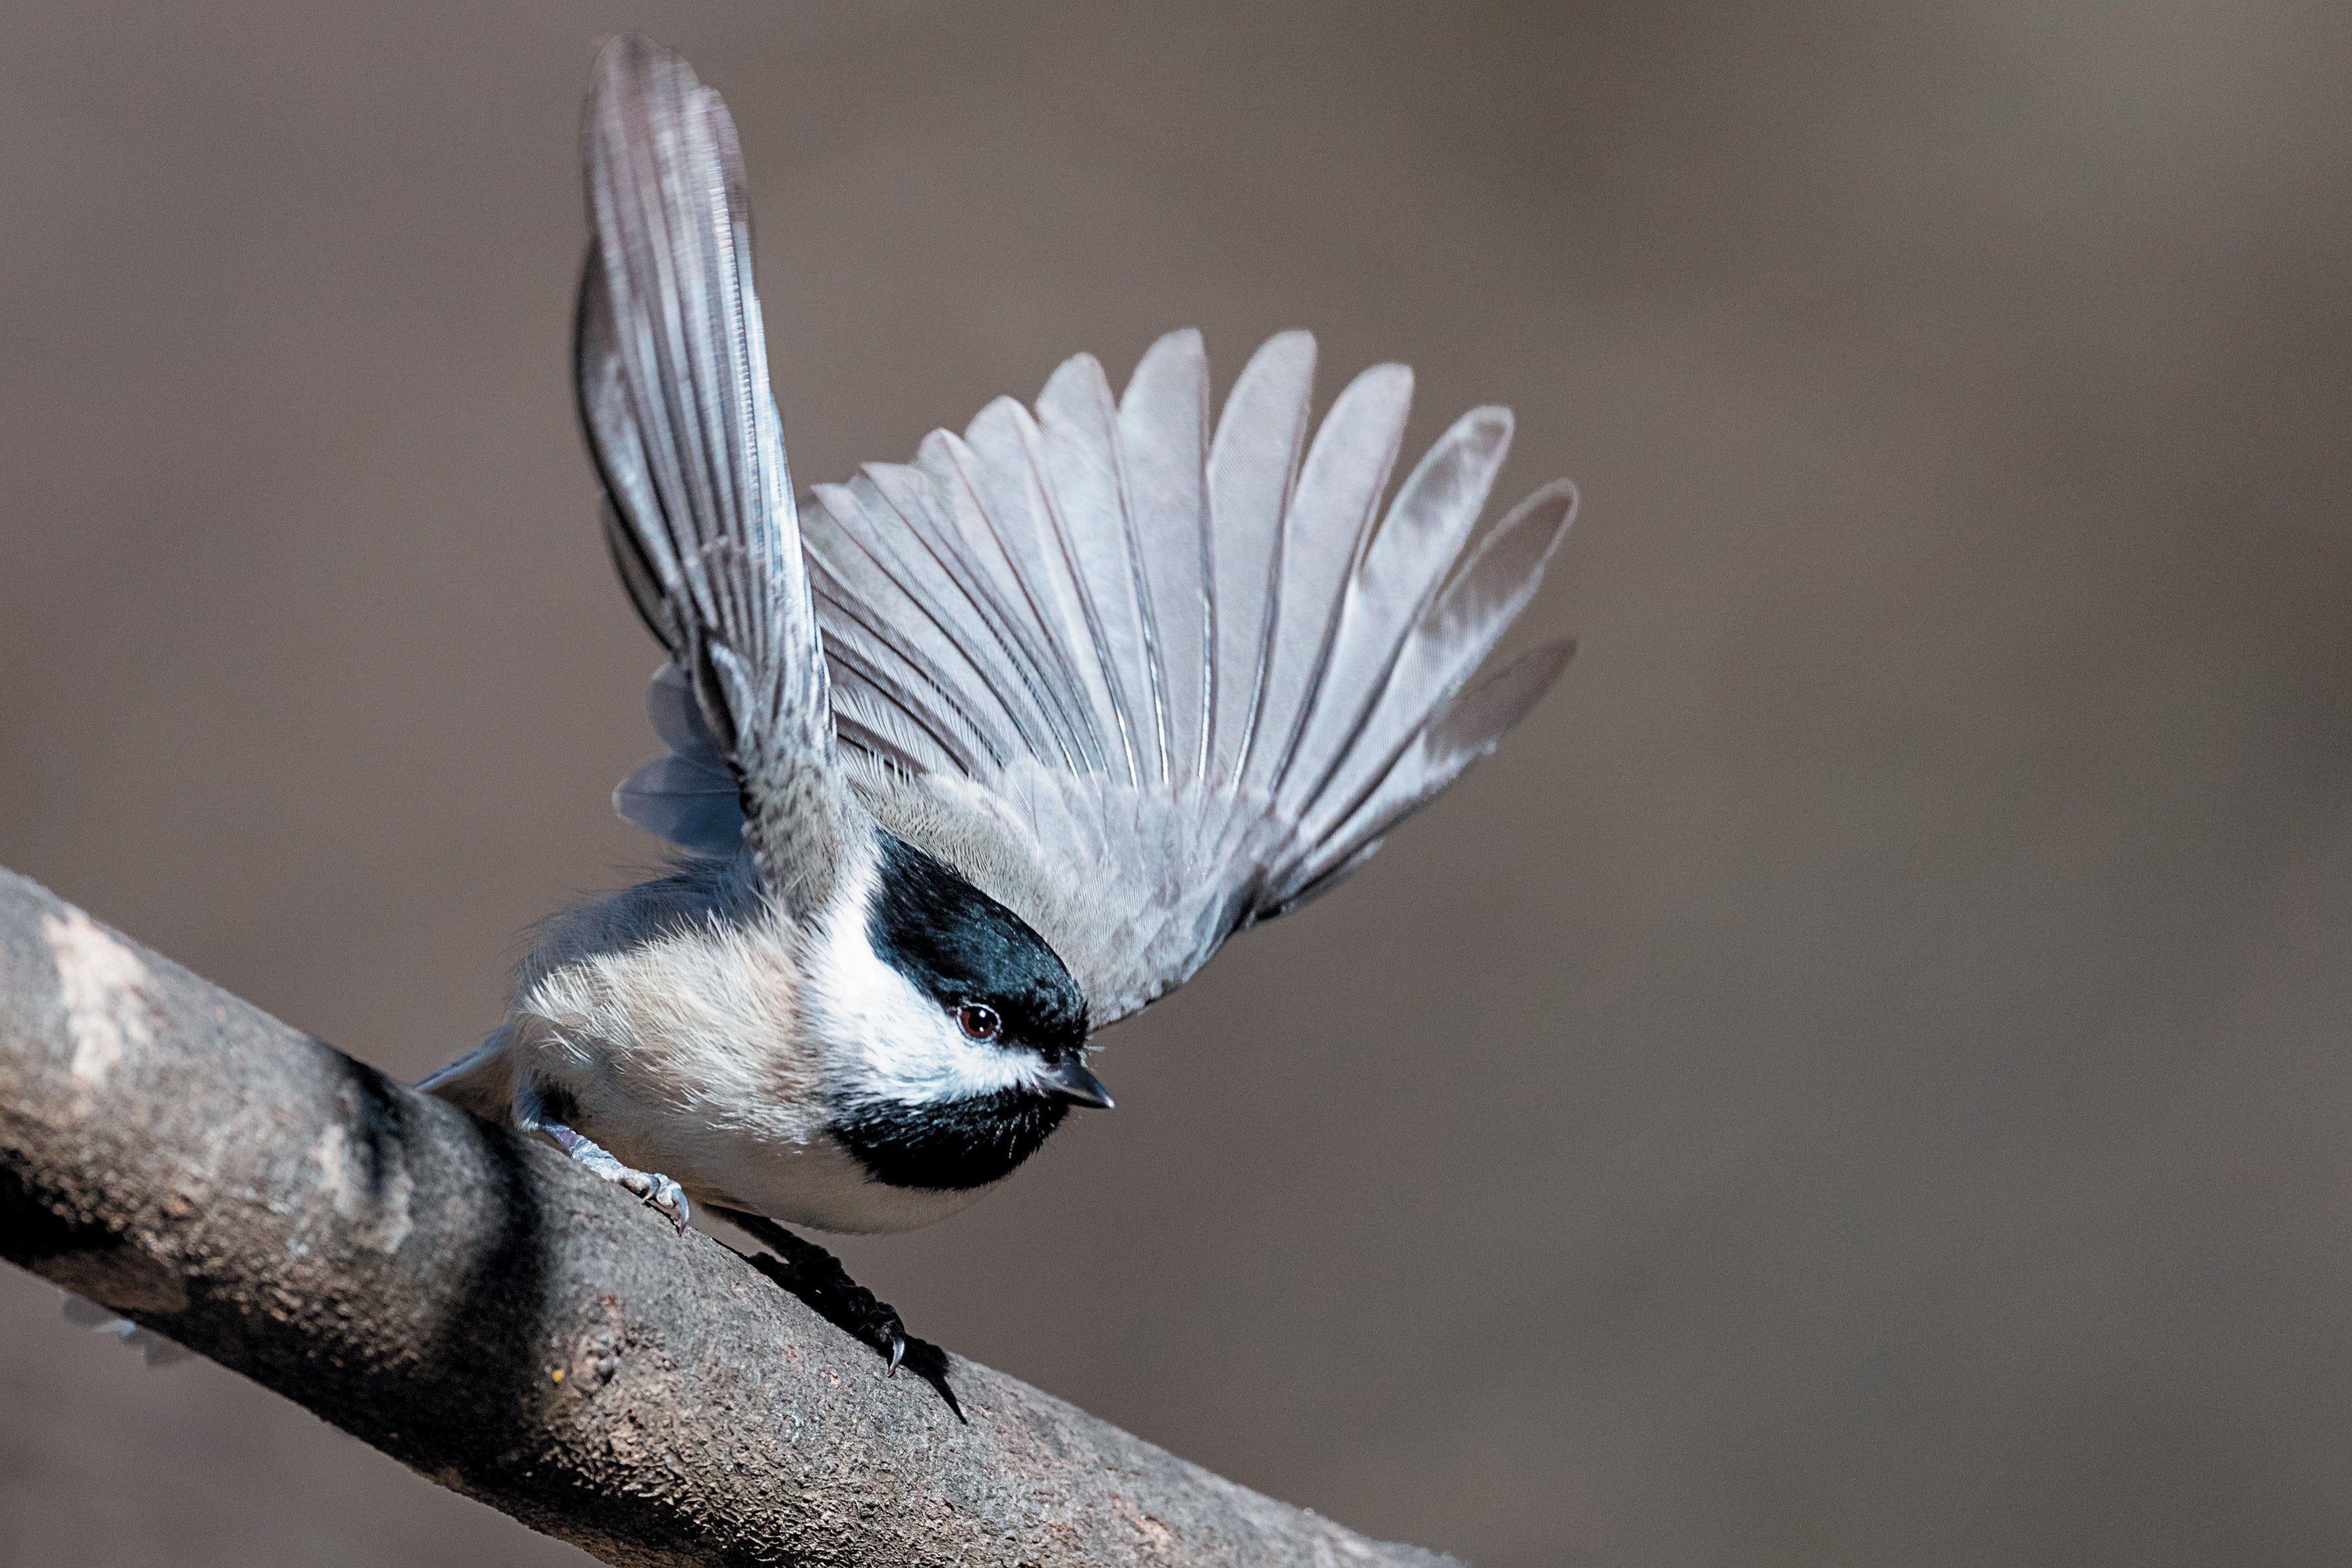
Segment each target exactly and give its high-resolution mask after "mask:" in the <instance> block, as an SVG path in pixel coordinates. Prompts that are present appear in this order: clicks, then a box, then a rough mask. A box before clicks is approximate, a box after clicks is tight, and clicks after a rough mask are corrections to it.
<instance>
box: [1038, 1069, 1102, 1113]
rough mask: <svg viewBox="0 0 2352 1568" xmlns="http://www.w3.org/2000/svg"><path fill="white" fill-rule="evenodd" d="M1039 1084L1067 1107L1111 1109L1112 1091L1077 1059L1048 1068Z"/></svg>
mask: <svg viewBox="0 0 2352 1568" xmlns="http://www.w3.org/2000/svg"><path fill="white" fill-rule="evenodd" d="M1038 1082H1039V1084H1040V1085H1041V1086H1042V1087H1043V1088H1044V1089H1045V1092H1046V1093H1048V1094H1050V1095H1052V1096H1053V1097H1054V1098H1055V1100H1061V1101H1062V1102H1063V1103H1065V1104H1066V1105H1083V1106H1087V1107H1088V1108H1090V1109H1092V1110H1109V1109H1110V1108H1111V1098H1110V1090H1108V1089H1105V1088H1104V1087H1103V1085H1102V1079H1098V1078H1097V1077H1096V1076H1095V1075H1094V1074H1092V1073H1090V1072H1088V1071H1087V1069H1086V1064H1084V1063H1083V1062H1081V1061H1079V1060H1078V1058H1076V1057H1072V1058H1070V1059H1069V1060H1067V1061H1066V1062H1063V1063H1061V1064H1060V1065H1059V1066H1057V1067H1049V1068H1046V1069H1045V1076H1044V1077H1043V1078H1041V1079H1038Z"/></svg>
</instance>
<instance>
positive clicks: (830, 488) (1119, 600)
mask: <svg viewBox="0 0 2352 1568" xmlns="http://www.w3.org/2000/svg"><path fill="white" fill-rule="evenodd" d="M1314 363H1315V346H1314V342H1313V340H1312V339H1311V338H1309V337H1308V336H1307V334H1305V333H1303V332H1286V333H1284V334H1282V335H1281V336H1278V337H1276V338H1275V339H1273V340H1272V341H1271V342H1267V343H1266V344H1265V346H1264V347H1263V348H1261V349H1259V351H1258V352H1257V353H1256V355H1255V357H1253V358H1252V359H1251V361H1250V363H1249V365H1248V368H1246V369H1245V370H1244V371H1243V373H1242V375H1241V379H1240V380H1239V381H1238V382H1237V383H1236V384H1235V385H1234V390H1233V394H1232V395H1231V396H1230V397H1229V398H1228V399H1227V400H1226V403H1225V407H1224V411H1223V416H1221V417H1220V418H1219V419H1218V421H1217V423H1216V426H1215V429H1214V433H1213V434H1212V432H1211V429H1210V425H1209V407H1208V366H1207V362H1206V360H1205V358H1204V357H1203V355H1202V348H1201V341H1200V337H1199V334H1197V333H1195V332H1192V331H1181V332H1173V333H1171V334H1170V335H1169V336H1167V337H1165V338H1162V339H1161V340H1160V342H1158V343H1156V344H1155V345H1153V347H1152V349H1151V350H1150V353H1147V354H1146V355H1145V356H1144V359H1143V363H1141V364H1140V365H1139V366H1138V367H1137V369H1136V372H1135V375H1134V377H1133V379H1132V380H1131V381H1130V382H1129V384H1128V388H1127V394H1126V395H1125V396H1124V397H1122V398H1119V399H1118V400H1116V401H1114V399H1113V398H1112V396H1111V393H1110V389H1109V386H1108V383H1107V382H1106V381H1105V379H1104V376H1103V373H1102V367H1101V366H1100V365H1099V364H1097V363H1096V362H1095V360H1094V359H1092V358H1091V357H1088V356H1084V355H1081V356H1080V357H1078V358H1076V359H1073V360H1071V361H1069V362H1068V363H1066V364H1064V365H1063V366H1062V367H1061V369H1060V370H1058V371H1056V372H1055V374H1054V376H1053V379H1052V380H1051V381H1050V382H1048V383H1047V384H1046V387H1045V393H1044V395H1042V396H1040V397H1039V399H1038V400H1037V405H1036V408H1035V410H1034V413H1033V412H1032V411H1031V410H1029V409H1026V408H1024V407H1023V406H1021V405H1019V404H1018V403H1015V402H1013V400H1011V399H1009V398H1004V399H999V400H998V401H997V402H995V403H993V404H991V405H989V406H988V407H987V408H986V409H984V410H982V413H981V415H980V416H979V417H978V418H976V419H974V420H973V421H972V422H971V425H970V426H968V427H967V428H966V429H965V431H964V433H963V434H962V435H961V436H956V435H953V434H950V433H949V432H946V431H935V432H933V433H932V435H931V436H930V437H929V439H928V440H926V441H925V442H924V443H923V446H922V447H921V450H920V452H919V454H918V456H917V458H916V461H915V462H914V463H913V464H911V465H893V464H871V465H868V466H867V467H866V469H865V470H864V472H863V473H861V474H860V475H859V476H858V477H857V478H856V479H852V480H851V481H850V482H848V483H847V484H840V485H820V486H818V487H817V488H816V491H815V500H816V505H815V506H814V508H813V509H812V510H811V511H810V512H809V514H808V518H807V526H806V530H805V538H804V545H805V549H806V552H807V558H808V563H809V572H810V576H811V579H812V582H813V584H814V592H815V598H816V607H817V616H818V619H819V621H820V623H821V624H822V626H823V627H824V651H825V656H826V658H827V660H828V661H829V662H830V664H831V667H832V675H833V685H832V700H833V709H834V717H835V723H836V725H837V728H838V731H839V734H840V737H841V740H842V742H844V746H845V751H846V752H848V753H849V754H850V758H851V760H852V762H853V763H854V766H853V769H852V773H851V782H852V785H853V787H854V789H855V790H856V794H857V795H858V796H859V798H860V799H861V800H862V801H863V803H864V804H865V805H866V806H867V807H868V808H869V809H870V810H871V811H872V812H873V813H874V815H875V816H877V817H879V818H880V819H881V821H882V822H883V823H884V824H885V825H886V826H888V827H890V828H891V830H892V831H894V832H896V833H898V835H899V836H900V837H903V838H906V839H908V841H909V842H912V843H915V844H919V845H920V846H921V847H924V848H925V849H927V850H929V852H930V853H932V854H934V855H937V856H939V857H940V858H941V859H944V860H946V861H948V862H949V863H950V864H951V865H953V866H955V867H956V868H957V869H958V870H959V871H961V873H962V874H963V875H964V876H965V877H966V878H968V879H970V880H971V881H972V882H973V883H975V884H976V885H978V886H979V887H981V888H982V889H985V890H986V891H988V892H989V893H990V894H991V895H992V896H993V897H995V898H996V899H998V900H1000V901H1002V902H1003V903H1004V904H1006V905H1007V906H1009V907H1010V908H1011V909H1013V910H1014V911H1015V912H1017V913H1018V914H1020V915H1021V916H1022V917H1023V918H1024V920H1026V921H1028V922H1029V923H1030V924H1031V925H1032V926H1034V928H1035V929H1036V930H1037V931H1039V932H1040V933H1041V934H1042V935H1044V936H1045V939H1046V940H1047V941H1048V942H1051V943H1052V944H1053V946H1054V948H1055V952H1058V953H1060V954H1061V956H1062V959H1063V961H1064V963H1066V964H1067V965H1068V966H1069V968H1070V971H1071V973H1072V974H1073V975H1074V976H1075V977H1076V979H1077V981H1078V983H1079V984H1080V985H1081V986H1083V987H1084V988H1085V990H1086V993H1087V1000H1088V1002H1089V1005H1090V1008H1091V1011H1092V1015H1093V1017H1094V1021H1095V1022H1096V1023H1097V1025H1101V1024H1106V1023H1108V1022H1110V1021H1112V1020H1113V1019H1116V1018H1118V1017H1120V1016H1125V1015H1126V1014H1128V1013H1130V1012H1133V1011H1134V1010H1135V1009H1137V1008H1139V1007H1140V1006H1142V1005H1144V1004H1145V1003H1147V1002H1150V1001H1151V1000H1152V999H1154V998H1155V997H1158V996H1160V995H1162V994H1165V993H1166V992H1168V991H1169V990H1171V988H1173V987H1174V986H1176V985H1177V984H1181V982H1183V981H1184V980H1185V979H1187V978H1188V977H1190V976H1191V975H1192V973H1193V972H1194V971H1196V970H1197V969H1199V968H1200V966H1201V965H1202V964H1203V963H1207V962H1208V960H1209V957H1210V955H1211V954H1213V953H1214V952H1216V950H1217V948H1218V947H1219V946H1220V945H1222V944H1223V942H1224V940H1225V938H1226V937H1228V936H1229V935H1231V934H1232V933H1234V931H1239V930H1242V929H1244V928H1245V927H1247V926H1249V925H1251V924H1254V923H1255V922H1256V921H1261V920H1265V919H1268V918H1270V917H1272V916H1274V915H1276V914H1280V913H1282V912H1283V911H1285V910H1290V909H1294V908H1296V907H1297V906H1298V905H1299V904H1301V903H1304V902H1306V901H1307V900H1309V899H1312V898H1315V897H1316V896H1318V894H1320V893H1323V892H1325V891H1327V890H1328V889H1330V888H1332V887H1333V886H1335V885H1337V884H1338V883H1339V880H1340V879H1343V878H1345V877H1346V876H1347V875H1348V874H1349V872H1350V871H1353V870H1354V869H1355V868H1357V867H1359V866H1360V865H1362V864H1363V862H1364V861H1365V859H1366V858H1369V857H1370V855H1371V853H1372V852H1373V851H1374V850H1375V849H1377V848H1378V847H1380V841H1381V837H1382V836H1383V835H1384V834H1386V833H1388V832H1389V831H1390V830H1391V828H1393V827H1395V826H1397V825H1398V824H1399V823H1400V822H1402V820H1403V819H1404V818H1405V817H1407V816H1410V815H1412V813H1413V812H1414V811H1416V810H1418V809H1419V808H1420V807H1421V806H1423V805H1426V804H1427V803H1428V802H1429V801H1430V799H1431V798H1432V797H1433V796H1434V795H1436V794H1437V793H1438V792H1439V791H1440V790H1442V789H1444V787H1445V786H1446V785H1447V784H1450V783H1452V782H1453V781H1454V778H1455V777H1456V776H1458V775H1459V774H1460V773H1461V772H1462V771H1463V769H1465V767H1467V766H1468V765H1469V764H1470V763H1473V762H1475V761H1476V760H1477V759H1478V758H1480V757H1482V756H1484V755H1486V753H1487V752H1491V751H1492V750H1493V749H1494V748H1495V745H1496V742H1498V741H1499V740H1500V739H1501V738H1502V735H1503V732H1504V731H1507V730H1508V729H1509V728H1510V727H1511V726H1512V725H1513V724H1515V723H1517V721H1519V719H1520V718H1521V717H1522V716H1524V715H1525V714H1526V712H1527V711H1528V709H1529V708H1530V707H1531V706H1533V704H1534V703H1535V701H1536V700H1537V699H1538V697H1540V696H1541V695H1542V694H1543V693H1544V691H1545V690H1546V689H1548V688H1549V686H1550V685H1551V683H1552V681H1553V680H1554V679H1557V678H1558V676H1559V672H1560V670H1561V668H1563V667H1564V666H1565V665H1566V664H1567V662H1568V658H1569V654H1570V651H1571V649H1570V646H1569V645H1568V644H1566V643H1553V644H1549V645H1547V646H1545V647H1539V648H1538V649H1537V650H1535V651H1534V652H1533V653H1530V654H1528V655H1527V656H1526V657H1525V658H1521V659H1519V660H1518V661H1517V662H1516V663H1514V664H1512V665H1510V666H1508V667H1507V668H1504V669H1502V670H1500V671H1499V672H1497V673H1496V674H1494V675H1492V676H1491V677H1489V678H1487V679H1486V680H1484V681H1482V682H1480V683H1478V684H1476V685H1470V686H1466V688H1465V683H1466V682H1467V681H1468V679H1469V678H1470V676H1471V675H1472V674H1473V673H1474V672H1475V670H1476V669H1477V668H1478V666H1479V665H1480V664H1481V663H1482V662H1484V660H1485V659H1486V656H1487V654H1488V653H1490V652H1491V651H1492V650H1493V648H1494V647H1495V644H1496V641H1497V639H1499V638H1500V637H1501V636H1502V635H1503V632H1504V631H1505V629H1506V628H1507V627H1508V626H1509V625H1510V624H1511V621H1512V620H1513V619H1514V618H1515V617H1516V616H1517V615H1518V613H1519V612H1520V610H1522V609H1523V608H1525V607H1526V605H1527V603H1528V599H1529V598H1530V597H1531V596H1532V595H1534V593H1535V590H1536V587H1537V584H1538V583H1539V582H1540V581H1541V580H1542V577H1543V571H1544V566H1545V563H1547V562H1548V561H1549V558H1550V556H1551V553H1552V552H1553V550H1554V549H1555V548H1556V547H1557V546H1558V544H1559V541H1560V539H1561V537H1562V536H1563V535H1564V534H1565V533H1566V531H1567V529H1568V524H1569V521H1570V516H1571V514H1572V512H1573V511H1574V509H1575V502H1576V492H1575V489H1574V488H1573V487H1572V486H1570V485H1569V484H1568V483H1567V482H1566V481H1560V482H1557V483H1554V484H1551V485H1548V486H1546V487H1545V488H1543V489H1540V490H1538V491H1537V492H1536V493H1535V494H1534V495H1532V496H1530V497H1528V500H1525V501H1523V502H1521V503H1520V504H1519V506H1518V507H1517V508H1516V509H1515V510H1513V511H1512V512H1511V513H1510V514H1509V515H1508V516H1507V517H1506V518H1505V519H1504V520H1503V521H1502V522H1501V523H1500V524H1499V525H1497V526H1496V528H1495V529H1493V530H1492V531H1489V532H1488V533H1487V534H1486V537H1485V538H1484V539H1483V540H1480V541H1478V542H1476V543H1475V544H1474V543H1473V542H1472V539H1471V536H1472V534H1473V532H1474V531H1475V527H1476V523H1477V521H1478V517H1479V514H1480V512H1481V511H1482V510H1483V509H1484V507H1485V505H1486V494H1487V491H1488V489H1490V488H1491V487H1492V485H1493V483H1494V479H1495V475H1496V470H1497V469H1499V468H1501V466H1502V462H1503V458H1504V454H1505V452H1506V450H1507V447H1508V446H1509V444H1510V437H1511V416H1510V414H1509V412H1508V411H1507V410H1505V409H1500V408H1480V409H1474V410H1473V411H1472V412H1470V413H1469V414H1466V415H1465V416H1463V417H1462V418H1461V419H1460V420H1459V421H1457V422H1456V423H1455V424H1454V427H1453V428H1452V429H1450V430H1448V431H1447V432H1446V433H1445V434H1444V436H1443V437H1440V438H1439V440H1438V442H1437V444H1436V445H1435V446H1434V447H1432V448H1431V449H1430V451H1429V453H1428V455H1427V456H1425V457H1424V458H1422V460H1421V461H1420V463H1419V464H1418V465H1416V466H1415V467H1414V468H1413V469H1412V473H1411V474H1410V475H1408V476H1407V478H1406V479H1405V480H1404V483H1403V485H1402V487H1401V488H1400V489H1398V491H1397V494H1396V497H1395V500H1393V501H1391V503H1390V504H1389V506H1388V507H1387V510H1386V511H1385V513H1383V511H1382V510H1381V498H1382V495H1383V493H1384V492H1385V490H1386V489H1387V485H1388V479H1389V477H1390V473H1391V468H1393V466H1394V464H1395V461H1396V458H1397V453H1398V447H1399V445H1400V442H1401V440H1402V433H1403V429H1404V423H1405V416H1406V413H1407V410H1408V405H1409V403H1410V400H1411V395H1412V376H1411V373H1409V372H1408V371H1406V370H1405V369H1403V367H1402V366H1398V365H1381V366H1377V367H1375V368H1374V369H1371V370H1369V371H1367V372H1365V373H1364V374H1362V375H1360V376H1359V377H1358V378H1357V379H1356V380H1355V382H1354V383H1353V384H1350V385H1349V387H1348V388H1347V390H1345V391H1344V392H1342V393H1341V394H1340V395H1339V400H1338V401H1337V403H1335V404H1334V405H1333V406H1332V408H1331V411H1330V413H1329V415H1328V416H1327V417H1326V418H1325V420H1324V421H1323V424H1322V426H1321V428H1320V429H1319V430H1318V431H1316V432H1315V434H1314V437H1313V439H1312V440H1311V441H1310V440H1309V439H1308V409H1309V402H1310V398H1311V395H1312V390H1313V389H1312V382H1313V376H1314ZM683 692H684V683H683V682H682V681H681V680H680V679H678V677H677V675H676V674H675V672H666V673H665V675H664V676H663V677H661V678H659V679H656V682H655V689H654V692H653V695H652V707H653V710H654V718H655V722H656V727H658V728H659V729H660V730H661V731H662V733H663V736H664V738H665V739H666V740H667V741H669V742H670V743H671V746H672V748H673V754H672V755H671V756H668V757H666V758H663V759H661V760H659V761H657V762H656V763H649V764H648V765H647V766H646V768H645V769H642V770H640V771H639V773H637V774H636V775H635V778H634V779H633V780H632V784H636V785H642V786H644V787H643V788H642V790H641V792H640V794H639V795H637V796H636V797H635V798H632V797H631V796H630V795H629V794H628V790H629V786H624V793H623V796H622V798H621V802H620V804H621V807H622V814H623V815H624V816H628V817H630V819H631V820H633V821H635V822H638V823H640V824H641V825H643V826H647V827H650V828H652V829H654V831H656V832H663V833H666V834H667V837H671V838H672V839H673V840H674V841H676V842H679V843H682V844H686V845H688V847H693V846H694V844H695V839H694V837H693V828H694V825H696V824H698V823H701V824H705V825H706V826H704V827H703V829H702V830H703V831H705V832H707V833H709V834H713V835H723V834H725V833H727V832H730V831H731V830H732V824H731V821H730V819H729V818H728V816H727V814H726V809H725V808H726V803H725V800H724V798H723V796H722V795H719V794H718V793H717V791H718V790H719V787H720V785H719V780H720V779H721V778H722V777H723V774H721V773H719V772H718V771H717V769H716V765H715V763H712V762H711V760H710V757H709V752H710V750H711V746H710V743H709V741H708V739H707V737H705V738H698V735H697V733H696V724H695V720H696V718H697V715H696V714H695V712H694V711H693V710H691V708H690V707H689V706H688V704H686V703H685V702H684V701H683V700H682V698H683ZM697 789H700V790H701V791H702V793H701V794H697V793H696V791H697Z"/></svg>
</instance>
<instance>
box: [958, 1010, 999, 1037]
mask: <svg viewBox="0 0 2352 1568" xmlns="http://www.w3.org/2000/svg"><path fill="white" fill-rule="evenodd" d="M956 1022H957V1023H958V1024H960V1025H961V1026H963V1032H964V1033H965V1034H967V1035H969V1036H971V1037H972V1038H973V1039H975V1040H992V1039H994V1038H996V1037H997V1036H999V1035H1001V1034H1003V1032H1004V1020H1003V1019H1002V1018H1000V1017H998V1016H996V1009H995V1008H993V1007H990V1006H986V1005H982V1004H981V1003H978V1002H967V1003H965V1004H964V1005H962V1006H961V1007H959V1008H957V1009H956Z"/></svg>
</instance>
